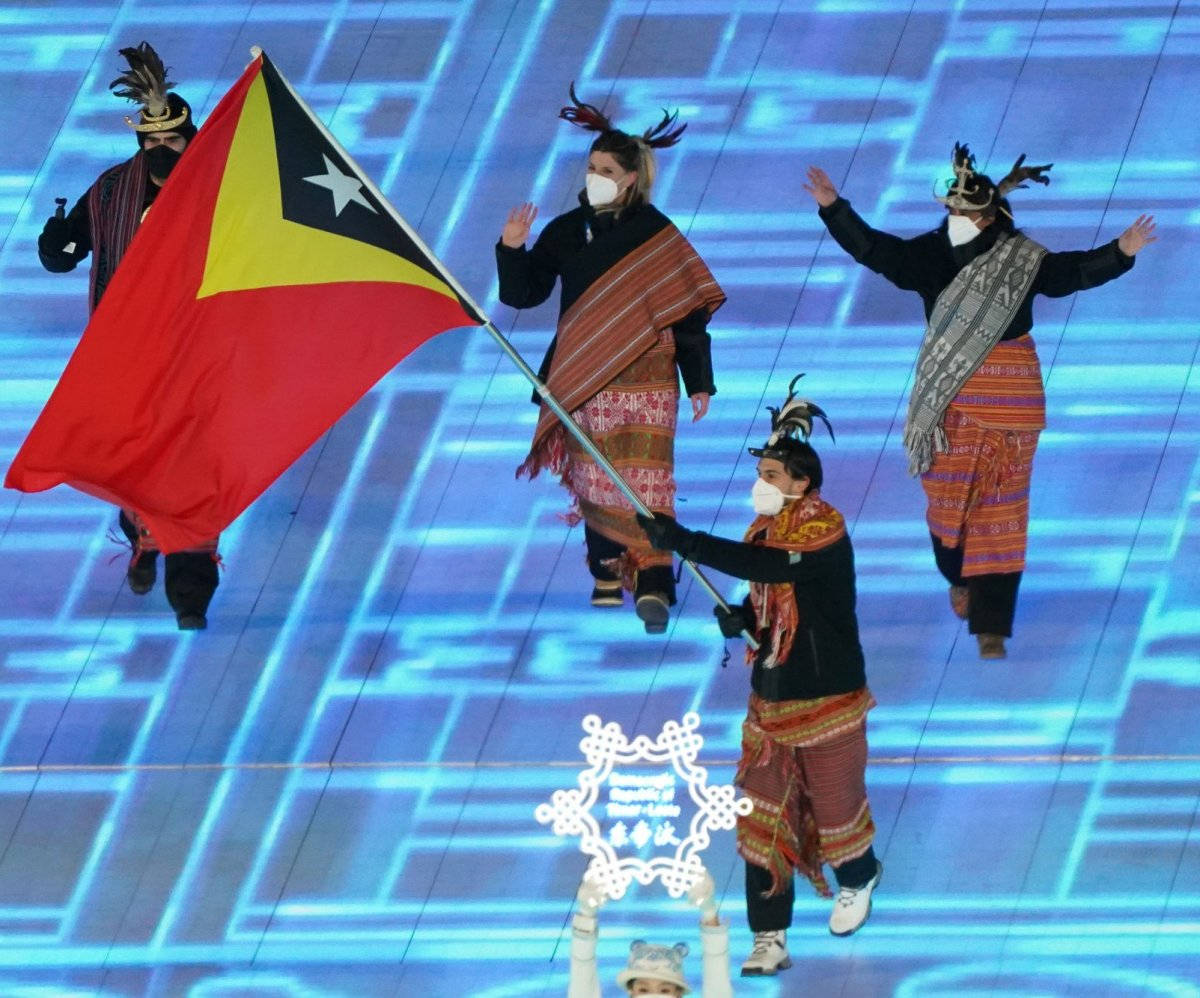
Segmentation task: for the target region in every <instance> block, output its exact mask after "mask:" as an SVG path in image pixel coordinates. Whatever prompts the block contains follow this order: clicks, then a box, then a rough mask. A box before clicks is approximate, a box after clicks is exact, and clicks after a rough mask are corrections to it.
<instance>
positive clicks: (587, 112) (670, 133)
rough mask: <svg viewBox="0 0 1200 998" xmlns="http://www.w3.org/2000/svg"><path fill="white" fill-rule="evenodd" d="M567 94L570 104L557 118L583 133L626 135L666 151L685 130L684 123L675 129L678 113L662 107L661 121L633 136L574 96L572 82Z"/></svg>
mask: <svg viewBox="0 0 1200 998" xmlns="http://www.w3.org/2000/svg"><path fill="white" fill-rule="evenodd" d="M568 93H569V94H570V97H571V104H570V106H568V107H564V108H563V109H562V110H561V111H559V112H558V116H559V117H560V118H562V119H563V121H569V122H570V123H571V124H572V125H578V126H579V127H580V128H582V129H584V130H585V131H589V132H599V133H600V134H601V135H606V134H609V133H617V134H620V135H628V136H629V138H631V139H633V140H634V141H635V142H641V143H644V144H645V145H647V146H649V147H650V148H651V149H666V148H667V147H668V146H673V145H675V143H676V142H678V141H679V139H680V137H681V136H682V135H683V133H684V130H685V129H686V128H687V124H686V123H685V124H682V125H680V126H678V127H676V126H675V122H676V120H677V119H678V118H679V112H678V111H676V112H674V113H671V112H670V111H668V110H667V109H666V108H665V107H664V108H663V116H662V120H661V121H660V122H659V123H658V124H657V125H655V126H654V127H653V128H647V129H646V130H645V131H644V132H642V134H641V135H633V134H631V133H629V132H624V131H622V130H621V129H619V128H617V127H616V126H615V125H614V124H613V123H612V119H611V118H609V117H608V115H606V114H605V113H604V112H603V111H601V110H600V109H599V108H598V107H596V105H595V104H588V103H586V102H584V101H581V100H580V99H579V98H578V97H577V96H575V84H574V83H573V82H572V84H571V87H570V90H569V91H568Z"/></svg>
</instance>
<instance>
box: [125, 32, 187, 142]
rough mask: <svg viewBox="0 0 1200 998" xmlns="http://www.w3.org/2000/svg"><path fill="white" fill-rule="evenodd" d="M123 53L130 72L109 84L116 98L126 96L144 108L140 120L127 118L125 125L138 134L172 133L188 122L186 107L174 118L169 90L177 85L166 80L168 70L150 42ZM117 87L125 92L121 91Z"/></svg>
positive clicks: (142, 43) (127, 49)
mask: <svg viewBox="0 0 1200 998" xmlns="http://www.w3.org/2000/svg"><path fill="white" fill-rule="evenodd" d="M120 54H121V55H122V56H124V57H125V60H126V61H127V62H128V63H129V69H128V70H126V71H125V72H124V73H122V74H121V75H120V76H118V77H117V78H116V79H115V80H113V81H112V83H110V84H109V85H108V88H109V89H110V90H111V91H112V92H113V94H114V95H115V96H117V97H124V98H125V99H126V100H131V101H133V102H134V103H135V104H141V105H142V112H141V116H140V117H141V119H142V120H141V121H140V122H139V121H134V120H133V119H132V118H130V117H129V116H128V115H126V117H125V124H127V125H128V126H129V127H130V128H132V129H133V130H134V131H135V132H169V131H172V130H174V129H176V128H178V127H179V126H180V125H182V124H183V123H184V122H185V121H187V117H188V112H187V109H186V108H184V109H183V111H182V112H181V113H180V114H177V115H176V116H175V117H174V118H172V117H171V109H170V104H169V100H168V91H169V90H170V89H171V88H172V87H173V86H175V84H174V83H172V82H171V81H170V80H168V79H167V68H166V67H165V66H164V65H163V62H162V59H160V58H159V57H158V53H157V52H155V51H154V49H153V47H152V46H151V45H150V43H149V42H141V43H140V44H139V45H138V46H137V48H123V49H121V50H120ZM117 87H121V88H122V89H120V90H118V89H116V88H117Z"/></svg>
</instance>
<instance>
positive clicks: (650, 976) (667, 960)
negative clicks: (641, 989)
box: [617, 939, 692, 995]
mask: <svg viewBox="0 0 1200 998" xmlns="http://www.w3.org/2000/svg"><path fill="white" fill-rule="evenodd" d="M687 954H688V947H687V943H676V944H675V945H674V946H658V945H654V944H652V943H648V942H646V941H645V940H644V939H635V940H634V941H633V942H632V943H630V944H629V964H628V966H626V968H625V969H624V970H622V971H621V972H620V973H619V974H617V983H618V984H619V985H621V987H627V986H628V985H629V982H630V981H656V982H661V983H663V984H674V985H676V986H678V987H681V988H683V993H684V994H685V995H686V994H691V991H692V989H691V988H689V987H688V986H687V981H685V980H684V979H683V958H684V957H685V956H687Z"/></svg>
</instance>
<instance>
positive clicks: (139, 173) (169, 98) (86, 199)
mask: <svg viewBox="0 0 1200 998" xmlns="http://www.w3.org/2000/svg"><path fill="white" fill-rule="evenodd" d="M120 54H121V55H122V56H124V57H125V59H126V60H127V61H128V63H129V70H128V71H127V72H125V73H123V74H121V76H119V77H117V79H115V80H113V82H112V83H110V84H109V87H110V88H112V89H113V92H114V93H115V94H116V96H118V97H124V98H127V99H128V100H131V101H134V102H136V103H138V104H140V105H141V106H142V107H141V111H140V112H139V114H138V118H137V120H136V121H134V120H133V119H132V118H129V117H127V118H126V119H125V121H126V123H127V124H128V125H129V127H130V128H132V129H133V131H134V134H135V135H136V137H137V143H138V147H139V148H138V152H137V153H136V154H135V155H134V156H133V157H132V158H131V159H128V160H126V161H125V162H124V163H120V164H118V165H117V166H114V167H111V168H110V169H108V170H105V171H104V172H103V173H102V174H100V176H99V177H98V178H97V179H96V182H95V183H93V184H92V186H91V187H90V188H88V191H87V193H86V194H84V195H83V197H81V198H80V199H79V200H78V201H77V202H76V203H75V206H74V207H73V208H72V209H71V210H70V212H68V213H66V214H65V215H64V213H63V210H62V208H61V207H60V208H59V210H58V211H57V212H56V213H55V214H54V216H53V217H51V218H49V219H47V221H46V225H45V228H44V229H43V230H42V234H41V236H40V237H39V238H38V257H39V259H40V260H41V261H42V266H43V267H45V268H46V269H47V270H49V271H52V272H54V273H66V272H67V271H70V270H74V269H75V266H76V265H77V264H78V263H79V261H81V260H82V259H83V258H84V257H86V256H87V255H88V254H89V253H91V254H92V268H91V278H90V294H89V297H88V309H89V312H92V311H95V309H96V307H97V305H99V303H100V299H101V298H102V297H103V295H104V291H105V288H107V287H108V284H109V282H110V281H111V280H112V276H113V274H114V273H115V272H116V269H117V265H118V264H119V263H120V262H121V258H122V257H123V256H124V255H125V251H126V250H127V249H128V248H129V244H130V242H131V241H132V240H133V236H134V233H136V232H137V230H138V227H139V225H140V224H141V222H142V219H143V218H145V216H146V212H148V211H149V210H150V207H151V206H152V205H153V204H154V201H155V198H157V196H158V192H159V191H160V190H161V189H162V186H163V184H164V183H166V181H167V178H168V177H169V176H170V175H171V171H172V170H173V169H174V168H175V165H176V163H178V162H179V159H180V157H181V156H182V155H183V153H184V150H186V149H187V145H188V142H190V141H191V139H192V137H193V136H194V135H195V134H196V131H197V129H196V124H195V122H194V121H193V118H192V109H191V107H190V106H189V105H188V102H187V101H185V100H184V99H183V98H182V97H180V96H179V94H177V93H175V92H174V91H172V90H171V89H170V88H171V87H173V86H174V84H173V83H171V82H170V81H168V80H167V70H166V68H165V67H164V66H163V64H162V60H161V59H159V57H158V54H157V53H156V52H155V51H154V49H153V48H151V46H150V45H149V44H148V43H147V42H142V43H141V44H140V45H138V46H137V47H136V48H124V49H121V50H120ZM63 203H64V204H65V202H63ZM145 293H146V302H147V308H150V309H152V308H153V307H154V298H155V295H156V294H157V293H158V289H157V288H146V292H145ZM129 362H130V363H131V364H136V363H137V358H136V357H130V358H129ZM118 522H119V523H120V526H121V530H122V532H123V533H124V534H125V536H126V537H127V538H129V543H130V545H131V546H132V549H133V556H132V558H131V559H130V563H129V568H128V570H127V572H126V578H127V579H128V582H129V588H130V589H131V590H133V592H135V593H137V594H138V595H143V594H145V593H148V592H149V591H150V590H151V589H152V588H153V586H154V581H155V578H156V576H157V560H158V546H157V544H156V543H155V540H154V538H153V537H152V536H151V535H150V533H149V532H148V531H147V530H146V529H145V526H144V525H143V524H142V522H141V518H140V517H139V516H138V515H137V513H136V512H135V511H133V510H131V509H122V510H121V512H120V516H119V521H118ZM216 550H217V539H216V538H213V539H212V541H210V542H209V543H207V544H204V545H201V546H200V547H198V548H194V549H191V550H188V551H179V552H176V553H173V554H169V555H167V558H166V580H165V588H166V592H167V599H168V601H169V602H170V604H171V608H172V609H173V610H174V611H175V617H176V621H177V623H178V626H179V628H180V630H199V629H201V628H203V627H205V626H206V624H207V621H206V618H205V614H206V612H207V610H208V604H209V601H210V600H211V599H212V595H213V591H214V590H215V589H216V587H217V583H218V578H217V554H216Z"/></svg>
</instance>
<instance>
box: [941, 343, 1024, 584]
mask: <svg viewBox="0 0 1200 998" xmlns="http://www.w3.org/2000/svg"><path fill="white" fill-rule="evenodd" d="M943 425H944V427H945V430H946V439H947V441H948V443H949V445H950V446H949V450H947V451H944V452H939V453H937V454H936V455H935V457H934V460H933V465H932V466H931V467H930V469H929V470H928V471H926V472H925V473H924V474H922V475H921V485H922V486H923V487H924V489H925V496H926V498H927V500H928V508H927V511H926V520H927V522H928V524H929V530H930V533H932V534H933V535H934V536H935V537H937V539H938V540H939V541H941V542H942V544H944V545H945V546H946V547H951V548H955V547H958V546H959V545H960V544H961V545H962V547H963V568H962V574H963V575H964V576H974V575H989V574H992V573H998V572H1021V571H1024V569H1025V547H1026V540H1027V535H1028V529H1029V483H1030V476H1031V474H1032V472H1033V454H1034V451H1035V450H1036V449H1037V442H1038V435H1039V434H1040V432H1041V431H1042V429H1044V428H1045V426H1046V396H1045V391H1044V389H1043V387H1042V370H1041V366H1040V365H1039V364H1038V357H1037V351H1036V349H1035V348H1034V343H1033V338H1032V337H1030V336H1028V335H1026V336H1021V337H1018V338H1017V339H1014V340H1003V341H1001V342H1000V343H997V344H996V346H995V347H994V348H993V349H992V352H991V353H990V354H988V356H987V359H986V360H985V361H984V362H983V364H982V365H981V366H980V368H979V370H977V371H976V372H975V373H974V374H973V375H971V377H970V378H968V379H967V381H966V383H965V384H964V385H963V386H962V389H961V390H960V391H959V393H958V395H956V396H955V398H954V401H953V402H951V403H950V405H949V407H948V408H947V409H946V415H945V420H944V424H943Z"/></svg>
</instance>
